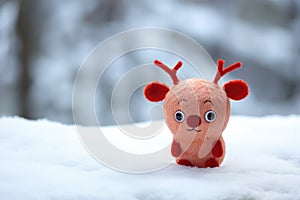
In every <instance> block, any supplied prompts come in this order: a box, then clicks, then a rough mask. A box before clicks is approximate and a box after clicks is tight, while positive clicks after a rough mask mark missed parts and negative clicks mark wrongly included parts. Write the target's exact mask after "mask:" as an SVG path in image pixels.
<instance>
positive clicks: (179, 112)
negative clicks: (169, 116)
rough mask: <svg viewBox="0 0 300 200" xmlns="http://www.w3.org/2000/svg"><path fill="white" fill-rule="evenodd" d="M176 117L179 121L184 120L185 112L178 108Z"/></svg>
mask: <svg viewBox="0 0 300 200" xmlns="http://www.w3.org/2000/svg"><path fill="white" fill-rule="evenodd" d="M174 118H175V120H176V121H177V122H183V120H184V113H183V112H182V111H181V110H177V111H176V112H175V114H174Z"/></svg>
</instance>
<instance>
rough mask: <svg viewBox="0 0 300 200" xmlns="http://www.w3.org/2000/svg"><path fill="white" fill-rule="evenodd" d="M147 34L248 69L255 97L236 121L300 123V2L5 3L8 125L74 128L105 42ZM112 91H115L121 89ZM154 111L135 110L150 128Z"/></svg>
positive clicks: (238, 106) (3, 92)
mask: <svg viewBox="0 0 300 200" xmlns="http://www.w3.org/2000/svg"><path fill="white" fill-rule="evenodd" d="M137 27H164V28H170V29H174V30H176V31H179V32H181V33H184V34H186V35H188V36H190V37H192V38H193V39H195V40H196V41H198V42H199V43H200V44H201V45H202V46H203V47H204V48H205V49H206V50H207V52H208V53H209V54H210V55H211V57H212V58H213V60H215V61H216V60H217V59H218V58H222V59H225V60H226V62H228V63H232V62H235V61H241V62H243V64H244V66H245V67H244V68H243V69H242V70H239V71H236V72H235V74H234V75H236V76H237V77H238V78H241V79H245V80H246V81H247V82H248V83H249V85H250V88H251V96H249V98H248V99H247V100H245V101H243V102H240V103H234V104H233V113H234V114H243V115H255V116H262V115H268V114H283V115H287V114H300V39H299V38H300V1H299V0H282V1H281V0H252V1H247V0H228V1H222V0H202V1H200V0H199V1H197V0H176V1H175V0H164V1H157V2H155V1H150V0H143V1H138V0H126V1H125V0H85V1H83V0H66V1H59V0H51V1H40V0H26V1H25V0H0V115H1V116H4V115H6V116H11V115H20V116H23V117H27V118H32V119H36V118H48V119H50V120H56V121H60V122H63V123H73V116H72V89H73V84H74V80H75V77H76V73H77V70H78V68H79V67H80V64H81V63H82V62H83V60H84V59H85V58H86V57H87V55H88V54H89V52H90V51H91V50H92V49H93V48H94V47H95V46H96V45H97V44H99V43H100V42H101V41H103V40H105V39H106V38H108V37H110V36H112V35H114V34H116V33H118V32H120V31H124V30H128V29H132V28H137ZM141 57H143V55H141V54H137V55H136V56H133V59H132V60H130V59H127V60H125V61H124V62H131V63H133V64H134V63H135V62H141ZM139 59H140V60H139ZM138 60H139V61H138ZM174 62H176V61H174ZM112 73H116V72H115V71H114V72H112ZM118 73H122V69H120V72H118ZM154 77H155V76H153V78H154ZM136 78H143V77H140V76H137V77H136ZM104 81H105V84H106V85H107V90H111V87H112V85H113V84H114V83H113V82H112V79H109V78H107V79H105V80H104ZM101 97H102V99H101V101H99V105H98V106H97V109H99V110H101V111H102V110H103V112H105V118H104V119H103V120H102V123H103V124H113V123H114V120H113V118H112V115H111V111H110V110H109V109H108V108H109V107H110V97H109V95H107V96H105V91H103V94H102V96H101ZM83 98H84V97H83ZM83 106H84V105H83ZM151 106H152V105H151V104H150V103H149V102H147V101H145V100H143V101H141V104H140V105H139V106H137V107H131V109H132V110H130V112H132V118H133V119H134V121H143V120H149V116H148V115H146V114H145V112H148V111H149V109H150V107H151ZM143 108H145V109H143ZM103 112H102V113H103ZM120 112H127V111H126V110H124V109H123V110H122V109H120ZM121 114H122V113H121ZM159 117H161V116H158V118H159ZM123 122H124V123H126V122H129V120H127V119H124V120H123Z"/></svg>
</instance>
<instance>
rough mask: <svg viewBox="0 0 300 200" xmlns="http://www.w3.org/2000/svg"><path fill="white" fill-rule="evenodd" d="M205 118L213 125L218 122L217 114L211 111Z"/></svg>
mask: <svg viewBox="0 0 300 200" xmlns="http://www.w3.org/2000/svg"><path fill="white" fill-rule="evenodd" d="M204 118H205V120H206V121H207V122H209V123H211V122H213V121H215V120H216V118H217V114H216V113H215V111H213V110H209V111H207V112H206V113H205V115H204Z"/></svg>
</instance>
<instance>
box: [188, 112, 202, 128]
mask: <svg viewBox="0 0 300 200" xmlns="http://www.w3.org/2000/svg"><path fill="white" fill-rule="evenodd" d="M186 122H187V124H188V125H189V126H190V127H192V128H196V127H198V126H200V124H201V118H200V117H199V116H198V115H190V116H188V118H187V121H186Z"/></svg>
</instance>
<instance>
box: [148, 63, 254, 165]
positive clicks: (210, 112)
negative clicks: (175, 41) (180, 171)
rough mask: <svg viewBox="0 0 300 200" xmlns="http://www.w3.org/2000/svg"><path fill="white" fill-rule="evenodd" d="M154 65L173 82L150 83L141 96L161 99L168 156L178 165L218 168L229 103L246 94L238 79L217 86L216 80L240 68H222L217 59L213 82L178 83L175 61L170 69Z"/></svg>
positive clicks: (223, 145) (179, 64)
mask: <svg viewBox="0 0 300 200" xmlns="http://www.w3.org/2000/svg"><path fill="white" fill-rule="evenodd" d="M154 63H155V64H156V65H157V66H158V67H160V68H162V69H163V70H164V71H166V72H167V73H168V74H169V75H170V77H171V78H172V80H173V84H174V85H173V86H172V87H168V86H167V85H165V84H162V83H159V82H152V83H150V84H148V85H147V86H146V87H145V90H144V95H145V96H146V98H147V99H148V100H149V101H153V102H159V101H162V100H164V101H165V102H164V109H163V110H164V116H165V121H166V124H167V125H168V127H169V129H170V130H171V132H172V134H173V143H172V147H171V153H172V155H173V156H174V157H176V162H177V163H178V164H180V165H186V166H197V167H200V168H204V167H218V166H220V164H221V163H222V161H223V159H224V156H225V143H224V140H223V137H222V132H223V131H224V129H225V128H226V125H227V123H228V120H229V116H230V100H229V99H233V100H241V99H243V98H245V97H246V96H247V95H248V86H247V84H246V83H245V82H244V81H242V80H234V81H229V82H228V83H226V84H225V85H224V86H222V87H221V86H219V85H218V84H217V83H218V80H219V79H220V78H221V77H222V76H223V75H225V74H226V73H228V72H230V71H233V70H235V69H237V68H240V67H241V63H239V62H238V63H235V64H233V65H230V66H229V67H227V68H225V69H224V68H223V65H224V61H223V60H218V71H217V74H216V76H215V78H214V80H213V81H207V80H203V79H199V78H191V79H187V80H184V81H179V79H178V77H177V76H176V72H177V70H178V69H179V68H180V67H181V66H182V63H181V62H178V63H177V64H176V65H175V67H174V68H173V69H170V68H169V67H167V66H166V65H164V64H163V63H162V62H160V61H157V60H156V61H154Z"/></svg>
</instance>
